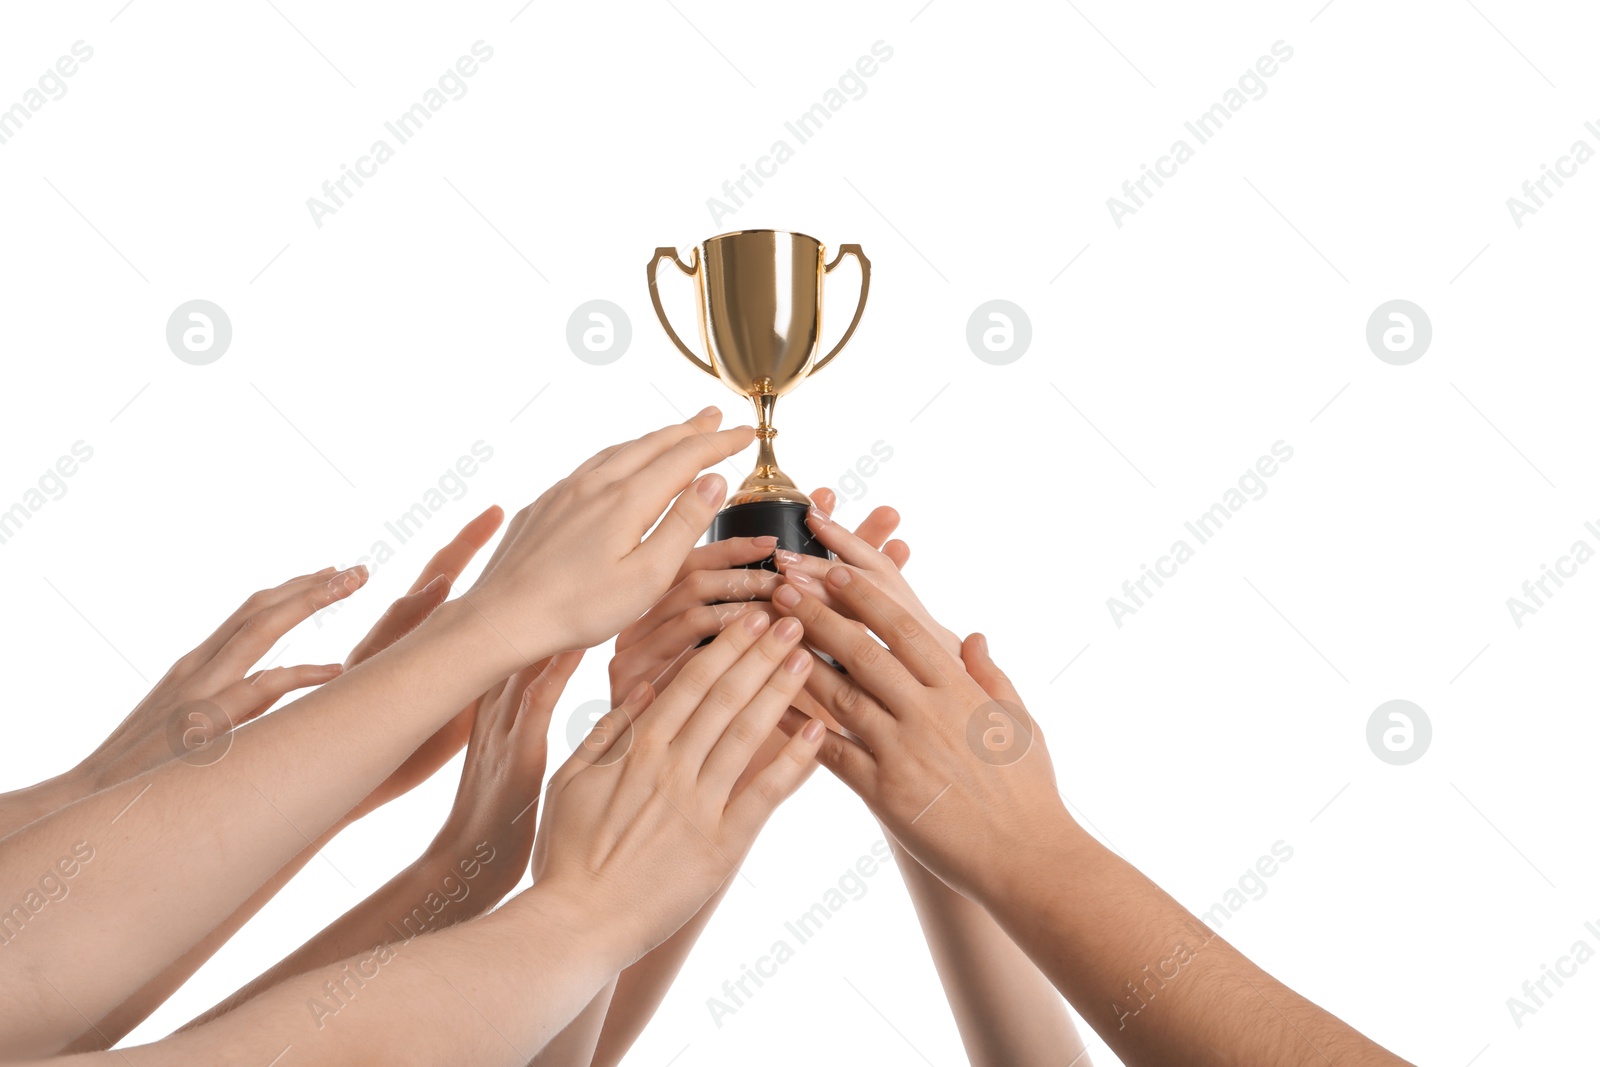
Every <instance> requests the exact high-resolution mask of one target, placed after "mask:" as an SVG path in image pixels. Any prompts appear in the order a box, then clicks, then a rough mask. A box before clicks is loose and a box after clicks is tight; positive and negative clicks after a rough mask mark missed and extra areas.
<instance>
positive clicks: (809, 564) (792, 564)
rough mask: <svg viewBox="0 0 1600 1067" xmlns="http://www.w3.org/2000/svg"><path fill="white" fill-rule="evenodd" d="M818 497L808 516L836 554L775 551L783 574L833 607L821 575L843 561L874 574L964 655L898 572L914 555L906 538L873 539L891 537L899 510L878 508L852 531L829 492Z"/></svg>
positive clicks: (931, 630) (951, 649)
mask: <svg viewBox="0 0 1600 1067" xmlns="http://www.w3.org/2000/svg"><path fill="white" fill-rule="evenodd" d="M824 494H826V495H824ZM815 499H816V504H815V506H813V507H812V508H811V510H810V512H809V513H807V515H806V526H807V527H808V528H809V529H810V530H811V533H812V535H813V536H814V537H816V539H817V540H818V541H820V542H822V546H823V547H824V548H826V549H828V550H829V551H830V552H832V553H833V554H834V556H835V557H837V559H836V560H833V561H829V560H825V559H822V558H821V557H818V556H807V555H803V554H801V553H798V552H783V551H780V552H777V553H776V554H775V557H774V558H775V560H776V562H777V565H778V570H779V571H781V572H782V573H783V575H784V577H786V578H787V579H789V581H790V582H792V583H794V584H795V585H798V586H800V587H801V588H804V589H806V590H807V591H808V592H811V593H812V594H813V595H814V596H816V597H817V598H818V599H820V600H821V601H822V602H823V603H824V604H828V605H829V606H833V602H832V598H831V596H830V595H829V592H828V586H827V584H826V583H824V582H823V580H822V579H823V577H824V576H825V575H826V574H827V573H828V571H829V570H831V569H832V568H834V567H838V566H844V567H849V568H850V569H851V572H852V573H854V574H865V575H870V576H871V577H872V578H873V579H874V580H875V581H877V582H878V584H879V585H880V586H881V587H882V589H883V590H884V592H885V593H887V594H888V595H889V596H890V597H891V598H892V599H893V600H894V601H895V602H896V603H897V604H898V605H899V606H900V607H902V608H903V609H905V610H906V611H907V612H908V613H910V615H911V616H912V617H913V618H915V619H916V620H917V622H918V624H919V625H921V626H923V627H924V628H926V629H927V631H928V632H929V633H931V634H934V635H935V636H936V637H937V638H938V640H939V643H940V644H941V645H943V646H944V647H945V648H946V649H947V650H948V651H949V652H950V653H951V655H954V656H959V655H961V638H959V637H957V636H956V635H955V634H954V633H952V632H951V631H949V630H947V629H945V628H944V627H943V626H941V625H940V624H939V623H938V622H937V621H936V620H935V619H934V617H933V616H932V615H931V614H929V612H928V609H927V608H925V607H923V605H922V601H921V600H919V599H918V598H917V594H916V593H915V592H914V591H913V590H912V588H911V586H910V585H909V584H908V583H907V582H906V580H905V578H904V577H903V576H902V575H901V573H900V572H901V570H902V569H903V568H904V567H905V565H906V561H907V560H908V559H909V558H910V556H911V549H910V547H909V546H908V545H907V544H906V543H905V542H904V541H890V542H888V544H884V543H883V541H882V540H874V538H875V537H877V535H879V534H880V533H881V535H882V537H884V538H887V537H888V535H889V534H890V533H892V532H893V531H894V530H895V528H896V527H898V526H899V525H900V516H899V514H898V513H897V512H896V511H895V510H894V509H893V508H878V509H876V510H875V511H873V513H872V514H871V515H869V516H867V520H866V522H863V523H862V524H861V527H860V528H859V529H857V531H856V532H855V533H853V534H852V533H851V532H850V531H848V530H846V529H845V528H844V527H843V526H840V525H839V524H838V523H836V522H834V521H833V518H832V517H831V516H830V515H829V514H828V507H830V506H831V505H832V504H833V500H834V496H833V493H832V492H831V491H829V490H819V491H818V492H817V494H816V497H815ZM824 502H826V503H824Z"/></svg>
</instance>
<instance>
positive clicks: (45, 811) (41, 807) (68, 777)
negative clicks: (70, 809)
mask: <svg viewBox="0 0 1600 1067" xmlns="http://www.w3.org/2000/svg"><path fill="white" fill-rule="evenodd" d="M92 792H94V786H93V784H92V783H91V782H90V781H89V780H88V776H87V775H86V774H84V773H83V772H82V771H80V770H79V769H78V768H73V769H72V770H70V771H67V772H66V773H64V774H58V775H56V776H55V777H54V778H47V779H45V780H44V781H42V782H40V783H39V784H38V785H30V786H27V787H26V788H23V789H14V790H12V791H11V792H9V793H0V838H3V837H6V836H8V835H9V834H12V833H15V832H16V831H18V830H20V829H22V828H23V827H24V826H27V825H28V824H29V823H32V822H36V821H37V820H39V819H42V818H44V817H45V816H46V815H49V814H51V813H52V812H56V811H60V810H61V809H62V808H64V807H66V806H67V805H68V804H71V803H73V802H75V801H78V800H82V799H83V798H84V797H86V796H88V795H89V794H90V793H92Z"/></svg>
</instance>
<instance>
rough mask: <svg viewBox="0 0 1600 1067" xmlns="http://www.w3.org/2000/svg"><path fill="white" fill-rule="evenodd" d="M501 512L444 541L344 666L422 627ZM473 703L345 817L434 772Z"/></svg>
mask: <svg viewBox="0 0 1600 1067" xmlns="http://www.w3.org/2000/svg"><path fill="white" fill-rule="evenodd" d="M505 514H506V513H505V512H504V511H503V510H501V508H500V506H499V505H498V504H496V505H491V506H490V507H489V508H488V509H487V510H485V511H484V512H483V514H481V515H479V516H478V517H477V518H475V519H473V520H472V521H471V522H469V523H467V524H466V525H465V526H463V527H462V528H461V531H460V532H459V533H457V534H456V535H455V537H453V538H452V539H451V540H450V543H449V544H447V545H445V546H444V547H443V548H441V549H440V550H439V551H438V552H436V553H434V555H433V558H432V559H430V560H428V563H427V565H426V566H424V567H423V568H422V571H421V573H420V574H418V575H417V580H416V581H414V582H412V583H411V588H410V589H409V590H407V591H406V594H405V595H404V596H402V597H400V598H399V599H398V600H396V601H395V602H394V603H393V604H390V605H389V608H388V610H387V611H385V612H384V613H383V616H382V617H381V618H379V619H378V621H377V622H376V623H374V624H373V626H372V629H371V630H369V631H367V634H366V636H365V637H363V638H362V639H361V640H360V641H358V642H357V643H356V646H355V647H354V648H353V649H351V650H350V655H349V656H348V657H346V659H345V669H346V670H349V669H350V668H351V667H354V666H356V665H357V664H358V663H361V662H363V661H365V660H368V659H371V658H372V657H373V656H376V655H377V654H378V653H379V652H382V651H383V650H384V649H386V648H388V647H389V646H390V645H392V644H394V643H395V642H396V641H398V640H400V639H401V638H402V637H404V636H405V635H406V634H408V633H410V632H411V631H412V630H415V629H416V628H417V627H418V626H421V625H422V624H423V622H425V621H426V620H427V618H428V617H429V616H430V615H432V614H433V612H434V610H435V609H437V608H438V607H439V605H441V604H443V603H444V602H445V600H446V599H448V598H449V596H450V588H451V586H453V585H454V584H455V581H456V579H457V578H460V577H461V572H462V571H464V570H466V568H467V564H469V563H471V562H472V559H473V557H474V556H476V555H477V554H478V552H479V550H480V549H482V548H483V546H484V545H486V544H488V543H489V538H491V537H493V536H494V532H495V531H496V530H498V529H499V528H500V523H501V521H502V520H504V519H505ZM477 706H478V705H477V703H476V702H474V703H472V704H469V705H467V706H466V707H465V708H462V709H461V712H460V713H459V714H457V715H456V716H455V718H453V719H451V720H450V721H449V722H447V723H445V724H444V725H443V726H441V727H439V729H438V731H437V732H435V733H434V735H433V736H432V737H430V738H428V740H426V741H424V742H423V743H422V744H421V745H419V746H418V747H417V749H416V751H414V752H413V753H411V755H410V756H408V757H407V758H406V761H405V762H404V763H402V764H400V766H399V767H397V768H395V771H394V773H393V774H391V775H389V777H388V778H386V779H384V780H383V782H382V783H381V784H380V785H379V786H378V788H376V789H374V790H373V791H372V792H371V793H370V794H368V795H367V797H366V798H365V799H364V800H362V802H361V803H360V804H358V805H356V807H355V808H354V809H353V810H352V811H351V812H350V813H349V814H348V815H346V816H345V819H344V822H345V823H346V824H348V823H351V822H354V821H355V820H356V819H359V818H361V817H363V816H365V815H368V814H370V813H371V812H373V811H376V810H377V809H378V808H380V807H382V806H383V805H385V804H387V803H389V801H391V800H393V799H395V798H396V797H399V796H403V795H405V794H406V793H408V792H410V791H411V790H412V789H415V788H416V787H417V786H419V785H421V784H422V783H423V782H425V781H427V780H428V779H429V778H431V777H433V775H434V773H435V772H436V771H438V769H439V768H440V767H443V766H444V765H445V764H446V763H448V762H449V761H450V759H451V758H452V757H453V756H455V754H456V753H457V752H460V751H461V746H462V745H465V744H466V743H467V738H468V737H469V736H470V735H471V733H472V723H473V715H474V712H475V711H476V709H477Z"/></svg>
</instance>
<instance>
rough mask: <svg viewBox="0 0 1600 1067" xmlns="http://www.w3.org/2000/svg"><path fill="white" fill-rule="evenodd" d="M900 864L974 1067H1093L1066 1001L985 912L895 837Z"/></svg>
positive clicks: (895, 855) (896, 858)
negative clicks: (901, 844) (1085, 1054)
mask: <svg viewBox="0 0 1600 1067" xmlns="http://www.w3.org/2000/svg"><path fill="white" fill-rule="evenodd" d="M885 836H886V837H888V838H889V840H890V843H891V847H892V848H893V850H894V858H895V863H896V864H898V866H899V868H900V875H901V877H902V878H903V879H904V880H905V883H906V890H907V891H908V892H909V893H910V895H911V903H912V905H913V906H914V907H915V908H916V911H917V918H918V920H919V921H920V922H921V923H922V932H923V936H924V937H925V938H926V939H927V942H928V951H929V953H930V954H931V955H932V957H933V965H934V968H935V969H936V970H937V971H938V972H939V981H940V982H941V983H942V984H943V986H944V993H945V998H946V999H947V1000H948V1001H949V1002H950V1011H951V1013H952V1014H953V1015H954V1016H955V1021H956V1028H957V1029H958V1030H959V1031H960V1033H961V1043H962V1045H963V1046H964V1047H965V1049H966V1053H967V1059H968V1061H969V1062H970V1063H972V1064H973V1067H1030V1065H1035V1064H1036V1065H1039V1067H1062V1065H1063V1064H1068V1063H1070V1064H1072V1065H1073V1067H1088V1064H1089V1060H1088V1058H1087V1056H1080V1054H1081V1053H1082V1052H1083V1051H1084V1046H1083V1039H1082V1038H1081V1037H1079V1035H1078V1031H1077V1028H1076V1027H1075V1026H1073V1024H1072V1018H1071V1016H1070V1015H1069V1014H1068V1013H1067V1009H1066V1005H1065V1004H1064V1003H1063V1002H1062V999H1061V995H1060V994H1059V993H1058V992H1056V988H1055V986H1053V985H1052V984H1051V982H1050V979H1049V978H1047V977H1045V975H1044V974H1043V973H1041V972H1040V970H1039V968H1038V967H1037V966H1035V965H1034V963H1033V961H1032V960H1030V959H1029V958H1028V955H1027V953H1025V952H1023V951H1022V950H1021V949H1020V948H1018V947H1017V946H1016V944H1015V943H1013V942H1012V940H1011V938H1010V937H1009V936H1007V934H1006V932H1005V931H1004V930H1002V929H1001V928H1000V925H999V924H998V923H997V922H995V920H994V918H993V917H992V916H990V914H989V913H988V912H987V911H985V910H984V909H983V908H982V907H981V906H979V905H978V904H975V903H973V902H972V901H970V900H968V899H967V898H966V897H964V896H962V895H961V894H960V893H957V892H956V891H955V890H953V889H951V888H950V887H949V886H947V885H945V884H944V882H942V881H941V880H940V879H939V877H938V876H937V875H935V874H933V873H932V872H931V871H929V870H928V869H927V868H926V867H924V866H923V865H922V864H921V863H919V862H917V860H916V859H915V858H914V857H913V856H912V855H911V854H910V853H908V852H906V850H905V849H904V848H903V847H901V846H900V844H899V843H898V842H896V841H894V839H893V837H892V836H890V835H887V834H886V835H885Z"/></svg>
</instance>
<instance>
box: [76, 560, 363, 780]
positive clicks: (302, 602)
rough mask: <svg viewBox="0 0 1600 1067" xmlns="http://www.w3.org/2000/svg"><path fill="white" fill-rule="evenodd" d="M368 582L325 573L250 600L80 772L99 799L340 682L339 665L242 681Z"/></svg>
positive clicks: (358, 570) (356, 571)
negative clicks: (285, 702)
mask: <svg viewBox="0 0 1600 1067" xmlns="http://www.w3.org/2000/svg"><path fill="white" fill-rule="evenodd" d="M366 580H367V569H366V568H365V567H360V566H357V567H351V568H349V569H347V570H343V571H338V572H337V573H335V570H334V568H332V567H325V568H323V569H322V570H320V571H317V572H316V573H314V574H303V575H301V576H299V577H298V578H291V579H289V580H288V581H287V582H284V583H283V584H282V585H279V586H276V587H274V588H272V589H263V590H261V591H260V592H258V593H254V594H252V595H251V596H250V597H249V599H247V600H246V601H245V602H244V603H243V604H242V605H240V606H239V609H238V610H237V611H235V612H234V613H233V614H232V615H230V616H228V618H227V620H226V621H224V622H223V624H222V625H221V626H219V627H217V629H216V630H215V631H214V632H213V633H212V634H211V636H210V637H207V638H206V639H205V640H204V641H202V642H201V643H200V644H199V645H198V646H196V647H195V648H194V649H193V650H192V651H190V652H188V653H186V654H185V655H184V656H182V657H181V658H180V659H179V660H178V661H177V662H176V663H174V664H173V665H172V669H171V670H169V671H167V673H166V674H165V675H164V676H163V677H162V679H161V681H159V682H157V683H156V686H155V688H154V689H152V690H151V691H150V692H149V694H148V695H146V696H145V698H144V699H143V700H141V701H140V702H139V705H138V706H137V707H135V708H134V709H133V712H132V713H131V714H130V715H129V716H128V717H127V718H126V719H124V720H123V721H122V723H121V724H120V725H119V726H118V727H117V728H116V729H115V730H113V731H112V732H111V735H110V736H109V737H107V738H106V739H105V741H103V742H102V743H101V744H100V746H99V747H98V748H96V749H95V750H94V751H93V752H91V753H90V754H89V755H88V756H87V757H85V758H84V760H83V762H82V763H80V764H79V765H78V769H77V777H79V778H80V779H81V780H82V782H83V783H84V790H85V792H86V793H94V792H99V791H100V790H102V789H106V788H108V787H110V786H113V785H117V784H119V783H121V782H125V781H127V780H128V779H130V778H134V777H137V776H138V775H140V774H143V773H144V772H145V771H148V770H150V769H151V768H152V767H156V766H159V765H160V764H162V763H166V762H167V761H168V760H171V759H174V758H176V757H178V756H182V755H185V754H186V752H187V751H189V750H191V749H194V748H196V747H197V746H198V745H200V744H204V743H207V742H211V741H214V740H216V739H217V738H218V737H219V736H221V735H222V734H224V733H227V732H228V731H229V730H231V729H233V728H234V727H236V726H239V725H242V724H243V723H246V722H249V721H250V720H251V719H253V718H255V717H256V716H258V715H260V714H261V713H262V712H264V711H266V710H267V709H268V708H270V707H272V705H274V704H276V703H277V702H278V700H280V699H281V698H282V697H283V696H285V695H286V694H288V693H291V692H293V691H294V690H296V689H304V688H306V687H307V686H313V685H321V684H322V683H323V682H327V681H330V680H331V679H333V678H336V677H338V676H339V674H340V673H341V671H342V670H343V668H342V667H341V666H340V665H339V664H337V663H325V664H319V665H312V664H298V665H296V666H292V667H273V668H270V669H268V670H262V671H256V672H255V673H253V674H249V675H246V673H245V672H246V671H249V670H250V668H251V667H253V666H255V664H256V662H257V661H258V660H260V659H261V657H262V656H264V655H266V654H267V652H268V650H270V649H271V648H272V646H273V645H275V644H277V643H278V639H279V638H281V637H282V636H283V635H284V634H286V633H288V632H289V631H290V630H291V629H293V628H294V627H295V626H296V625H298V624H299V623H301V622H303V621H305V620H306V619H307V618H309V617H310V616H311V615H312V613H313V612H316V611H318V610H320V609H322V608H325V607H327V606H328V605H329V604H332V603H334V602H335V601H339V600H343V599H344V598H345V597H347V596H349V595H350V594H351V593H353V592H355V591H356V590H357V589H359V588H361V586H362V585H363V584H365V583H366Z"/></svg>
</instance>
